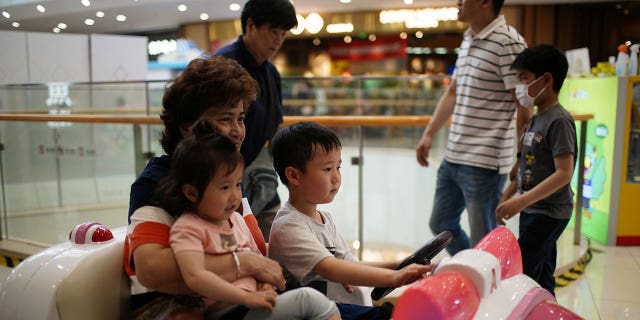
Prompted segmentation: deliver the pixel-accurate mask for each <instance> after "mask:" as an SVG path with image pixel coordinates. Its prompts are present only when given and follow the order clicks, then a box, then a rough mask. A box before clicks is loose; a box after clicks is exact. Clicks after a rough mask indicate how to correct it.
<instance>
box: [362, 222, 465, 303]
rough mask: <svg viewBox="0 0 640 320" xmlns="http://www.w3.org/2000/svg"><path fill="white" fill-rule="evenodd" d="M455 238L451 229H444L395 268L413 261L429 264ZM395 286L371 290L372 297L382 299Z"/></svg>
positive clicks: (398, 268)
mask: <svg viewBox="0 0 640 320" xmlns="http://www.w3.org/2000/svg"><path fill="white" fill-rule="evenodd" d="M452 239H453V235H452V234H451V232H449V231H443V232H441V233H440V234H438V235H437V236H435V237H433V238H431V240H429V241H427V243H425V244H424V245H423V246H422V247H420V249H418V250H416V252H414V253H413V254H412V255H410V256H408V257H407V258H406V259H404V260H403V261H402V262H400V264H399V265H398V266H397V267H396V268H395V270H400V269H402V268H404V267H406V266H408V265H410V264H412V263H418V264H422V265H427V264H429V263H431V259H433V258H434V257H435V256H436V255H437V254H438V253H439V252H440V251H442V249H444V248H445V247H446V246H447V245H448V244H449V242H451V240H452ZM393 289H395V288H383V287H377V288H374V289H373V291H371V299H373V300H380V299H382V298H384V297H385V296H386V295H388V294H389V293H390V292H391V291H393Z"/></svg>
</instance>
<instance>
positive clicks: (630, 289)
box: [556, 244, 640, 320]
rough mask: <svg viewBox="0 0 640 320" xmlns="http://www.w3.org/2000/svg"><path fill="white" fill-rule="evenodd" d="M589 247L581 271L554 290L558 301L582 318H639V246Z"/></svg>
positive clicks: (603, 319) (604, 319)
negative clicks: (589, 251) (583, 268)
mask: <svg viewBox="0 0 640 320" xmlns="http://www.w3.org/2000/svg"><path fill="white" fill-rule="evenodd" d="M591 247H592V253H593V257H592V259H591V262H590V263H589V264H588V265H587V267H586V270H585V272H584V274H583V275H582V276H581V277H580V278H578V279H577V280H576V281H574V282H572V283H570V284H569V285H568V286H566V287H563V288H558V289H556V296H557V299H558V303H559V304H561V305H563V306H565V307H567V308H569V309H571V310H573V311H574V312H576V313H577V314H579V315H581V316H582V317H584V318H585V319H602V320H608V319H640V276H639V275H640V247H607V246H601V245H597V244H592V245H591Z"/></svg>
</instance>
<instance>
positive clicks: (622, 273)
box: [0, 229, 640, 320]
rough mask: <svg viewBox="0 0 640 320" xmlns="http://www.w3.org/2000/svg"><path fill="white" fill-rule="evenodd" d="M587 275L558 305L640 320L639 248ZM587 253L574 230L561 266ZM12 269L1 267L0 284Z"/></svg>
mask: <svg viewBox="0 0 640 320" xmlns="http://www.w3.org/2000/svg"><path fill="white" fill-rule="evenodd" d="M591 248H592V252H593V257H592V259H591V262H590V263H589V264H588V265H587V266H586V270H585V273H584V274H583V275H582V276H581V277H579V278H578V279H577V280H575V281H573V282H571V283H570V284H569V285H568V286H566V287H562V288H558V289H556V295H557V299H558V303H559V304H561V305H562V306H565V307H566V308H568V309H570V310H573V311H574V312H575V313H577V314H579V315H580V316H582V317H584V318H585V319H589V320H590V319H602V320H608V319H616V320H617V319H640V276H639V275H640V247H607V246H602V245H598V244H591ZM581 252H584V250H579V248H577V247H576V246H574V245H573V230H571V229H567V230H566V231H565V233H564V234H563V236H562V237H561V239H560V242H559V253H560V257H559V259H558V266H559V267H561V266H568V265H571V264H572V262H573V261H575V260H576V258H577V257H578V256H579V255H580V253H581ZM9 272H11V269H9V268H6V267H3V266H0V283H1V281H2V280H4V279H5V278H6V277H7V276H8V275H9Z"/></svg>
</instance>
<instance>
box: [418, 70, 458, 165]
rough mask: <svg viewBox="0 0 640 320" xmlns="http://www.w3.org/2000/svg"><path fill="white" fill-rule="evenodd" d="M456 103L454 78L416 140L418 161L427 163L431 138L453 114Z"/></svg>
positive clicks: (423, 163)
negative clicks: (420, 135)
mask: <svg viewBox="0 0 640 320" xmlns="http://www.w3.org/2000/svg"><path fill="white" fill-rule="evenodd" d="M455 103H456V80H453V81H451V84H450V85H449V88H447V91H445V93H444V94H443V95H442V97H441V98H440V101H438V105H437V106H436V110H435V111H434V112H433V116H432V117H431V120H430V121H429V124H427V126H426V127H425V128H424V132H423V133H422V138H421V139H420V142H418V146H417V147H416V159H417V160H418V163H419V164H420V165H421V166H423V167H426V166H428V165H429V159H428V158H429V149H431V138H432V137H433V135H434V134H436V132H438V130H440V128H441V127H442V125H444V124H445V122H447V120H449V118H450V117H451V114H453V107H454V106H455Z"/></svg>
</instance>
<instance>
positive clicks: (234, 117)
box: [196, 101, 245, 150]
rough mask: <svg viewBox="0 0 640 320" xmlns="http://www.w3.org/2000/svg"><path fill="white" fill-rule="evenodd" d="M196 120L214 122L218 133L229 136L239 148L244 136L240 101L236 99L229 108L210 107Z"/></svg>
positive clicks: (242, 110)
mask: <svg viewBox="0 0 640 320" xmlns="http://www.w3.org/2000/svg"><path fill="white" fill-rule="evenodd" d="M198 120H207V121H209V122H211V123H212V124H214V125H215V126H216V127H217V128H218V130H220V133H222V134H223V135H225V136H227V137H229V138H230V139H231V141H233V142H234V143H235V144H236V147H237V148H238V150H240V146H241V145H242V141H244V136H245V127H244V107H243V104H242V101H238V103H237V104H236V105H235V106H231V107H229V108H224V107H216V108H210V109H209V110H208V111H207V112H205V113H204V114H203V115H202V116H200V119H198ZM196 123H197V121H196Z"/></svg>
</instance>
